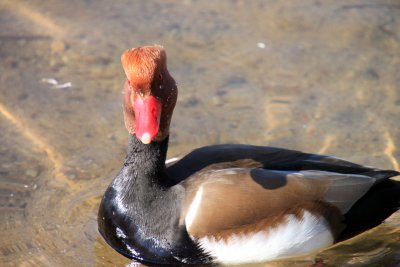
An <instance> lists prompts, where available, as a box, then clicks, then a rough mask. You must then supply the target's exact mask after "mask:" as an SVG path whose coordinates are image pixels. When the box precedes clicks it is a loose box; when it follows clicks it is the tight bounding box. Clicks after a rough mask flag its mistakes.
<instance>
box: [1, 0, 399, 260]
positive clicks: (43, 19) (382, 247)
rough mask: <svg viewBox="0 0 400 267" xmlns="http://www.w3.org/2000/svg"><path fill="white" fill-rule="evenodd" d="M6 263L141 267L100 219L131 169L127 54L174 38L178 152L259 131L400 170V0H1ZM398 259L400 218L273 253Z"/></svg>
mask: <svg viewBox="0 0 400 267" xmlns="http://www.w3.org/2000/svg"><path fill="white" fill-rule="evenodd" d="M0 25H1V26H0V62H1V64H0V90H1V94H0V129H1V139H0V214H1V216H0V265H2V266H127V265H129V264H130V261H129V260H128V259H126V258H124V257H122V256H120V255H119V254H118V253H116V252H114V251H113V250H112V249H111V248H110V247H108V246H107V245H106V244H105V243H104V241H103V240H102V239H101V237H100V236H99V234H98V232H97V223H96V214H97V209H98V205H99V201H100V199H101V196H102V194H103V192H104V190H105V188H106V187H107V185H108V184H109V183H110V181H111V179H112V178H113V177H114V176H115V175H116V173H117V172H118V170H119V168H120V167H121V164H122V161H123V158H124V156H125V149H126V144H127V141H128V134H127V132H126V130H125V128H124V126H123V119H122V110H121V91H122V85H123V81H124V75H123V72H122V68H121V66H120V62H119V57H120V55H121V53H122V52H123V51H124V50H125V49H127V48H130V47H135V46H140V45H148V44H154V43H157V44H162V45H164V46H165V48H166V50H167V54H168V59H169V60H168V64H169V69H170V72H171V74H172V75H173V76H174V77H175V79H176V81H177V82H178V87H179V100H178V103H177V107H176V109H175V113H174V117H173V122H172V127H171V138H170V140H171V142H170V151H169V155H170V156H173V155H176V154H180V153H183V152H185V151H187V150H190V149H192V148H195V147H198V146H201V145H206V144H216V143H227V142H234V143H252V144H262V145H271V146H281V147H286V148H292V149H300V150H305V151H308V152H316V153H327V154H335V155H337V156H340V157H343V158H346V159H349V160H352V161H355V162H358V163H362V164H367V165H373V166H376V167H380V168H394V169H399V163H398V161H397V159H399V158H400V152H399V149H398V146H399V143H400V127H399V114H400V75H399V70H400V55H399V51H400V5H399V3H398V1H395V0H393V1H296V2H294V1H291V2H289V1H281V2H277V1H217V2H215V1H189V0H187V1H172V0H171V1H168V0H167V1H135V2H133V1H122V0H121V1H116V2H110V1H105V0H100V1H59V0H57V1H50V2H49V1H39V0H33V1H27V0H21V1H11V0H3V1H1V2H0ZM319 258H320V259H322V260H323V262H324V263H326V266H365V265H368V266H396V264H399V262H400V215H399V213H396V214H394V215H393V216H392V217H390V219H389V220H388V221H387V222H386V223H384V224H382V225H380V226H379V227H377V228H375V229H372V230H370V231H368V232H366V233H363V234H361V235H359V236H357V237H356V238H353V239H351V240H348V241H346V242H343V243H340V244H337V245H336V246H334V247H333V248H329V249H327V250H325V251H322V252H320V253H318V254H317V255H310V256H306V257H300V258H297V259H293V260H290V262H289V263H288V262H276V263H271V264H262V265H260V266H288V265H289V264H290V265H291V266H306V265H310V264H312V263H313V262H315V260H316V259H319Z"/></svg>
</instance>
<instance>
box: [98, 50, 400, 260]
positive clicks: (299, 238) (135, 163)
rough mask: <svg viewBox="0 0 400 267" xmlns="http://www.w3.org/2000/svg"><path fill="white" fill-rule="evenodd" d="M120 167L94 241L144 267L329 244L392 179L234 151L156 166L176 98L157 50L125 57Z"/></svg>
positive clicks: (223, 148) (245, 148)
mask: <svg viewBox="0 0 400 267" xmlns="http://www.w3.org/2000/svg"><path fill="white" fill-rule="evenodd" d="M121 61H122V65H123V68H124V71H125V74H126V77H127V80H126V82H125V85H124V97H123V112H124V121H125V126H126V128H127V130H128V131H129V133H130V141H129V146H128V152H127V156H126V159H125V162H124V164H123V167H122V169H121V171H120V172H119V174H118V175H117V177H116V178H115V179H114V180H113V182H112V183H111V185H110V186H109V187H108V189H107V190H106V192H105V194H104V197H103V199H102V201H101V204H100V209H99V214H98V225H99V232H100V233H101V235H102V236H103V237H104V239H105V240H106V242H107V243H108V244H109V245H111V246H112V247H113V248H114V249H115V250H117V251H118V252H119V253H121V254H123V255H125V256H126V257H129V258H131V259H134V260H137V261H139V262H142V263H147V264H173V265H176V264H215V263H217V264H244V263H253V262H263V261H268V260H274V259H282V258H287V257H292V256H296V255H301V254H305V253H308V252H312V251H315V250H319V249H322V248H325V247H328V246H330V245H332V244H333V243H334V242H335V240H337V238H338V237H339V235H340V233H341V232H342V231H343V229H345V227H346V226H345V224H344V218H345V216H346V215H347V214H349V211H350V210H351V209H352V207H353V206H354V205H355V203H356V202H357V201H358V200H359V199H360V198H362V197H363V196H364V195H365V194H366V193H367V192H369V191H370V190H371V189H372V188H374V187H376V186H377V185H379V184H380V183H381V182H382V181H384V180H386V179H388V178H389V177H392V176H396V175H399V172H397V171H392V170H380V169H376V168H371V167H366V166H362V165H358V164H355V163H351V162H348V161H344V160H341V159H339V158H336V157H332V156H325V155H317V154H309V153H303V152H300V151H294V150H288V149H282V148H274V147H264V146H253V145H240V144H223V145H212V146H206V147H201V148H198V149H195V150H193V151H191V152H190V153H188V154H187V155H186V156H183V157H181V158H175V159H173V160H171V161H167V163H166V153H167V149H168V137H169V126H170V122H171V117H172V113H173V110H174V107H175V103H176V100H177V96H178V89H177V86H176V83H175V81H174V79H173V78H172V76H171V75H170V74H169V72H168V70H167V59H166V53H165V50H164V49H163V47H161V46H145V47H139V48H133V49H129V50H127V51H126V52H124V53H123V55H122V57H121Z"/></svg>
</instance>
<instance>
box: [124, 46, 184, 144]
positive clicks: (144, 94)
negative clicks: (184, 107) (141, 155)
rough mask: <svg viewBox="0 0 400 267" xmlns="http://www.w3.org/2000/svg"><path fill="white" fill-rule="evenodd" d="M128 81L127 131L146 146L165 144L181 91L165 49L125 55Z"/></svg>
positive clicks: (142, 49) (136, 50)
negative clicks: (171, 72)
mask: <svg viewBox="0 0 400 267" xmlns="http://www.w3.org/2000/svg"><path fill="white" fill-rule="evenodd" d="M121 62H122V66H123V68H124V71H125V74H126V77H127V80H126V82H125V86H124V120H125V126H126V128H127V130H128V131H129V132H130V133H131V134H136V137H137V138H138V139H139V140H141V141H142V142H143V143H144V144H149V143H150V142H151V141H162V140H164V139H165V138H166V137H167V136H168V134H169V125H170V122H171V117H172V112H173V110H174V107H175V103H176V99H177V96H178V90H177V87H176V83H175V80H174V79H173V78H172V77H171V75H170V74H169V72H168V70H167V56H166V54H165V50H164V48H163V47H162V46H143V47H138V48H132V49H129V50H127V51H125V52H124V53H123V54H122V56H121Z"/></svg>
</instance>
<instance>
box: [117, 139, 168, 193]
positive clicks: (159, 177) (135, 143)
mask: <svg viewBox="0 0 400 267" xmlns="http://www.w3.org/2000/svg"><path fill="white" fill-rule="evenodd" d="M168 139H169V138H168V137H167V138H165V139H164V140H163V141H161V142H156V141H153V142H151V143H150V144H147V145H145V144H143V143H142V142H141V141H140V140H139V139H138V138H137V137H136V135H131V137H130V140H129V146H128V155H127V156H126V159H125V162H124V167H126V168H128V169H132V171H133V173H132V174H133V175H132V176H130V178H133V179H134V180H135V184H136V183H137V182H139V183H141V184H142V185H144V184H146V185H149V186H152V187H160V188H162V187H165V186H166V185H167V182H168V181H167V175H166V170H165V159H166V156H167V150H168Z"/></svg>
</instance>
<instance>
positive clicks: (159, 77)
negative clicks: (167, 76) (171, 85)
mask: <svg viewBox="0 0 400 267" xmlns="http://www.w3.org/2000/svg"><path fill="white" fill-rule="evenodd" d="M158 79H159V80H160V81H162V80H163V76H162V74H161V73H160V74H158Z"/></svg>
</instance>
